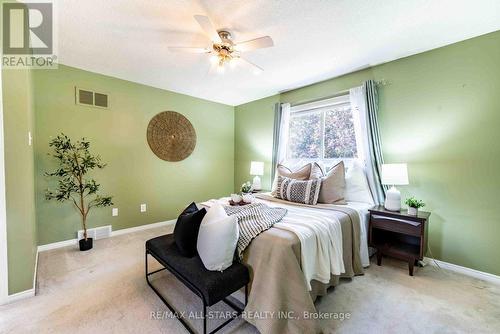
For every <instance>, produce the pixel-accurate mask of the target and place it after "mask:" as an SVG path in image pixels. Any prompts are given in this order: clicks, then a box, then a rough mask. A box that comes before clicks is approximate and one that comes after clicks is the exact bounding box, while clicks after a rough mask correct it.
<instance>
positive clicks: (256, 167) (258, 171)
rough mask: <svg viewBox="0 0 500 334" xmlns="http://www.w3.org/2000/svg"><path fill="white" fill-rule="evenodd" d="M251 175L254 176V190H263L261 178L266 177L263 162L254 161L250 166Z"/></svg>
mask: <svg viewBox="0 0 500 334" xmlns="http://www.w3.org/2000/svg"><path fill="white" fill-rule="evenodd" d="M250 175H254V176H255V177H254V178H253V183H252V189H253V190H261V189H262V186H261V183H260V176H262V175H264V163H263V162H261V161H252V163H251V164H250Z"/></svg>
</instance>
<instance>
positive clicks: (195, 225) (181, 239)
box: [174, 202, 207, 257]
mask: <svg viewBox="0 0 500 334" xmlns="http://www.w3.org/2000/svg"><path fill="white" fill-rule="evenodd" d="M206 213H207V210H205V208H203V209H201V210H198V207H197V206H196V204H194V202H193V203H191V204H189V206H188V207H187V208H185V209H184V211H182V213H181V214H180V215H179V218H177V223H176V224H175V228H174V240H175V244H176V245H177V248H179V252H180V253H181V254H182V255H184V256H187V257H193V256H195V255H196V242H197V240H198V231H199V230H200V224H201V220H202V219H203V217H204V216H205V214H206Z"/></svg>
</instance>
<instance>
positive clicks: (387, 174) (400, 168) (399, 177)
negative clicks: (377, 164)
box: [382, 164, 408, 186]
mask: <svg viewBox="0 0 500 334" xmlns="http://www.w3.org/2000/svg"><path fill="white" fill-rule="evenodd" d="M382 184H388V185H396V186H397V185H406V184H408V167H407V166H406V164H383V165H382Z"/></svg>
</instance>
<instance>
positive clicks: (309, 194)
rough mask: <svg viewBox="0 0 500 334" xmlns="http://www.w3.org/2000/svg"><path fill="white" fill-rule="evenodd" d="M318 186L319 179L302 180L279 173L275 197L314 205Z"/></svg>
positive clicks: (319, 186) (317, 194)
mask: <svg viewBox="0 0 500 334" xmlns="http://www.w3.org/2000/svg"><path fill="white" fill-rule="evenodd" d="M320 188H321V179H314V180H307V181H302V180H295V179H291V178H288V177H283V176H280V175H279V176H278V187H277V189H276V197H277V198H281V199H284V200H286V201H290V202H296V203H304V204H311V205H316V204H317V203H318V197H319V191H320Z"/></svg>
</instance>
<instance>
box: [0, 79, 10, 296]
mask: <svg viewBox="0 0 500 334" xmlns="http://www.w3.org/2000/svg"><path fill="white" fill-rule="evenodd" d="M2 87H3V86H2V71H1V70H0V305H1V304H3V303H4V302H5V301H6V300H7V298H8V295H9V272H8V270H9V267H8V259H7V211H6V204H5V155H4V154H5V152H4V131H3V95H2Z"/></svg>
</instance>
